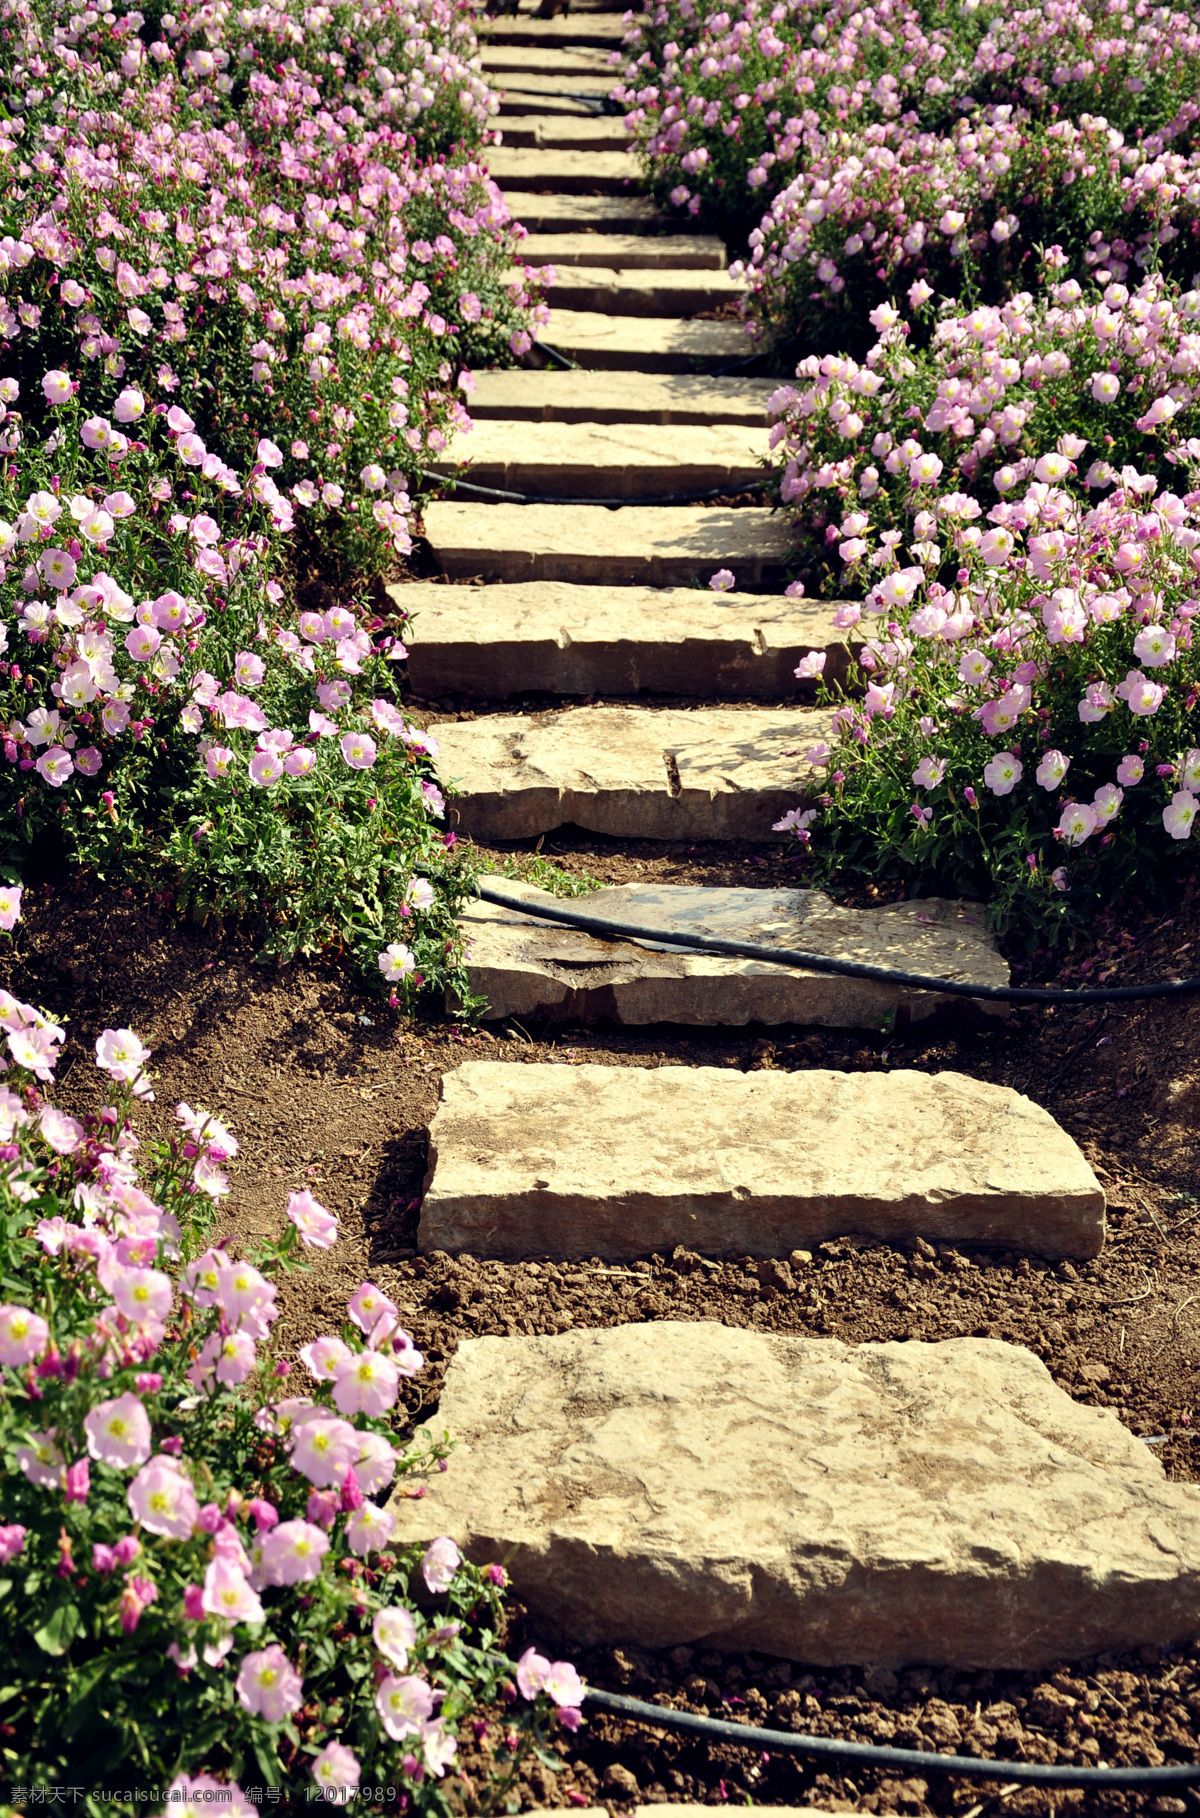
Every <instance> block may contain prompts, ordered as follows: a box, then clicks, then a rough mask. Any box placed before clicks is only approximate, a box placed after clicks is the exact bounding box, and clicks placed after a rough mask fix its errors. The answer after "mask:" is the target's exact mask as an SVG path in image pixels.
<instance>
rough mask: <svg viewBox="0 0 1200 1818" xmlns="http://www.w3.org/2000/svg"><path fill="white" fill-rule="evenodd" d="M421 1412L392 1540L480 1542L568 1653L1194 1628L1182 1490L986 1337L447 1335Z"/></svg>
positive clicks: (643, 1330)
mask: <svg viewBox="0 0 1200 1818" xmlns="http://www.w3.org/2000/svg"><path fill="white" fill-rule="evenodd" d="M520 1070H521V1071H523V1069H520ZM513 1071H514V1072H516V1071H518V1069H516V1068H514V1069H513ZM447 1427H449V1429H450V1431H451V1432H452V1433H453V1434H454V1435H455V1436H456V1438H457V1444H456V1445H455V1448H454V1450H453V1451H452V1452H451V1453H450V1456H449V1458H448V1460H447V1468H446V1470H445V1471H444V1472H442V1473H436V1474H434V1476H433V1477H432V1479H431V1481H430V1484H429V1493H428V1495H427V1496H425V1497H424V1498H423V1499H421V1500H420V1501H417V1500H415V1499H414V1500H409V1499H401V1498H397V1499H396V1502H395V1503H394V1504H393V1508H394V1511H395V1513H396V1516H397V1532H396V1541H397V1543H398V1544H399V1545H401V1546H404V1545H408V1544H409V1543H411V1542H414V1541H425V1540H431V1539H433V1538H434V1537H435V1536H436V1535H439V1534H451V1535H453V1537H454V1538H455V1539H456V1540H457V1541H458V1543H459V1545H460V1546H461V1547H462V1548H463V1550H464V1552H465V1553H466V1554H467V1556H468V1557H469V1558H470V1559H472V1560H474V1561H476V1562H479V1563H482V1562H483V1561H497V1560H503V1561H504V1564H505V1566H506V1568H507V1570H508V1572H509V1573H510V1575H511V1578H512V1582H513V1589H514V1592H515V1594H516V1596H517V1597H519V1598H520V1600H521V1601H522V1603H524V1604H525V1605H526V1606H527V1607H528V1608H529V1609H530V1611H531V1612H532V1613H533V1615H534V1617H535V1620H536V1621H537V1622H538V1624H539V1626H541V1627H543V1628H546V1629H557V1630H559V1631H561V1632H562V1634H563V1635H564V1637H569V1639H570V1641H571V1642H572V1643H573V1644H574V1645H576V1646H588V1645H591V1644H596V1643H613V1642H636V1643H640V1644H641V1645H643V1646H646V1647H652V1648H662V1647H669V1646H672V1645H679V1644H681V1643H689V1644H703V1645H705V1646H709V1647H717V1648H737V1649H745V1648H759V1649H762V1650H763V1651H764V1652H765V1653H769V1654H781V1655H784V1656H785V1657H788V1658H791V1659H793V1660H802V1661H805V1662H807V1663H811V1664H814V1665H845V1664H852V1663H853V1664H859V1663H872V1664H877V1665H880V1666H887V1667H903V1666H907V1665H911V1664H915V1663H921V1664H923V1665H929V1666H952V1667H958V1668H962V1669H972V1668H984V1669H988V1670H991V1669H1016V1670H1030V1669H1037V1668H1042V1667H1045V1666H1047V1665H1049V1664H1050V1663H1051V1662H1052V1661H1056V1660H1080V1659H1083V1658H1084V1657H1086V1656H1087V1655H1089V1654H1092V1653H1098V1652H1102V1651H1105V1650H1113V1651H1116V1650H1121V1649H1126V1648H1133V1647H1138V1646H1146V1645H1150V1646H1163V1645H1165V1644H1167V1643H1170V1642H1174V1641H1184V1640H1191V1639H1192V1638H1194V1637H1195V1636H1196V1634H1197V1632H1198V1631H1200V1489H1198V1488H1197V1486H1196V1485H1194V1484H1187V1483H1171V1482H1168V1480H1167V1478H1166V1476H1165V1475H1164V1473H1163V1469H1162V1466H1161V1465H1160V1464H1159V1462H1158V1460H1157V1459H1156V1458H1155V1457H1154V1456H1153V1454H1152V1452H1151V1450H1150V1448H1149V1447H1148V1446H1144V1445H1142V1444H1141V1442H1140V1441H1139V1440H1138V1439H1136V1438H1135V1437H1134V1436H1133V1434H1132V1433H1130V1432H1129V1431H1128V1430H1127V1429H1126V1428H1125V1427H1123V1426H1122V1425H1121V1422H1120V1420H1119V1419H1118V1417H1117V1415H1116V1414H1115V1413H1113V1412H1112V1411H1111V1410H1110V1409H1102V1408H1090V1407H1085V1406H1082V1405H1081V1404H1079V1403H1076V1402H1073V1401H1072V1400H1071V1399H1070V1397H1069V1396H1067V1395H1066V1394H1064V1393H1063V1391H1062V1390H1060V1389H1057V1388H1056V1387H1055V1386H1054V1384H1053V1383H1052V1381H1051V1379H1050V1376H1049V1374H1048V1372H1047V1370H1046V1369H1045V1366H1044V1365H1043V1364H1041V1363H1040V1362H1039V1361H1038V1359H1037V1358H1036V1357H1034V1356H1033V1354H1032V1352H1030V1351H1026V1350H1024V1349H1023V1348H1020V1347H1018V1346H1010V1345H1005V1344H1001V1343H999V1342H998V1341H996V1340H993V1339H973V1338H956V1339H950V1340H948V1341H947V1342H945V1343H943V1344H937V1345H926V1344H897V1343H891V1344H880V1345H861V1346H858V1347H851V1346H848V1345H844V1344H841V1343H839V1342H838V1341H836V1340H833V1339H815V1338H784V1337H780V1336H774V1335H771V1336H768V1335H766V1334H763V1333H758V1332H750V1331H745V1330H739V1329H736V1328H731V1327H726V1326H719V1325H715V1324H711V1323H709V1322H707V1321H705V1322H700V1321H697V1322H696V1323H694V1324H689V1323H685V1322H682V1321H680V1322H674V1321H659V1322H655V1323H653V1324H649V1325H624V1326H617V1327H616V1328H614V1329H611V1330H608V1331H584V1332H565V1333H560V1334H559V1335H557V1336H555V1337H550V1338H482V1339H467V1340H466V1341H465V1342H463V1343H461V1344H460V1345H459V1348H458V1352H457V1354H456V1355H455V1357H454V1359H453V1361H452V1362H451V1364H450V1367H449V1369H448V1371H447V1374H446V1382H445V1387H444V1388H443V1390H442V1395H441V1401H440V1404H439V1408H438V1413H437V1416H436V1418H435V1419H434V1420H433V1421H432V1422H431V1423H430V1433H431V1436H432V1437H436V1438H437V1439H439V1440H440V1438H441V1437H442V1434H443V1432H444V1431H445V1429H446V1428H447Z"/></svg>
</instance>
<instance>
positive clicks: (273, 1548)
mask: <svg viewBox="0 0 1200 1818" xmlns="http://www.w3.org/2000/svg"><path fill="white" fill-rule="evenodd" d="M328 1551H329V1541H328V1539H327V1538H326V1536H325V1535H324V1534H323V1533H322V1532H321V1529H320V1528H318V1527H315V1526H314V1525H313V1523H312V1522H309V1521H284V1522H281V1523H280V1525H279V1526H278V1527H277V1528H274V1529H273V1530H272V1531H271V1533H270V1534H268V1536H267V1538H266V1540H264V1541H263V1545H262V1567H261V1570H262V1577H263V1580H264V1582H265V1583H267V1584H307V1583H308V1582H309V1581H310V1580H311V1579H313V1578H319V1577H320V1575H321V1561H322V1560H323V1559H324V1557H325V1555H326V1553H327V1552H328Z"/></svg>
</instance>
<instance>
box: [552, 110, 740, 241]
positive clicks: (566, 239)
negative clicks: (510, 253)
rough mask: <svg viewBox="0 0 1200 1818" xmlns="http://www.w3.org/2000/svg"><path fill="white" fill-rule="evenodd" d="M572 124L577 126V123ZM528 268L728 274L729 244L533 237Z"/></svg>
mask: <svg viewBox="0 0 1200 1818" xmlns="http://www.w3.org/2000/svg"><path fill="white" fill-rule="evenodd" d="M568 124H569V125H571V126H573V125H574V124H575V123H574V121H570V122H569V123H568ZM521 256H522V258H523V259H524V261H525V263H526V265H542V264H547V265H553V266H555V267H556V268H558V267H565V266H568V265H588V266H601V267H604V268H605V269H607V270H611V271H636V270H637V269H638V267H639V266H641V267H645V268H646V269H647V270H649V269H666V270H673V271H687V270H692V271H724V269H725V243H724V241H722V240H718V239H717V237H716V235H715V234H586V233H584V234H530V235H529V237H528V239H526V240H523V241H522V242H521Z"/></svg>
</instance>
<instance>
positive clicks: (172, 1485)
mask: <svg viewBox="0 0 1200 1818" xmlns="http://www.w3.org/2000/svg"><path fill="white" fill-rule="evenodd" d="M125 1500H126V1501H127V1502H128V1504H129V1509H130V1513H131V1514H132V1516H133V1519H134V1520H135V1521H139V1522H140V1523H141V1524H142V1526H143V1527H144V1528H148V1529H149V1531H150V1533H151V1534H163V1535H165V1536H166V1537H167V1539H169V1540H187V1539H188V1538H189V1536H190V1535H191V1532H192V1529H193V1528H194V1527H195V1525H196V1517H197V1516H198V1515H199V1513H200V1505H199V1503H198V1502H197V1501H196V1496H195V1492H194V1491H193V1489H192V1486H191V1484H190V1483H189V1482H188V1480H187V1478H186V1477H185V1476H184V1475H183V1472H182V1471H181V1470H180V1468H179V1465H178V1464H177V1463H176V1461H175V1460H174V1459H173V1458H167V1457H164V1456H163V1455H162V1454H161V1453H156V1454H155V1456H154V1457H153V1458H152V1459H151V1460H150V1462H149V1463H148V1464H144V1465H143V1466H142V1468H141V1470H140V1471H139V1472H138V1474H137V1476H136V1477H135V1478H134V1480H133V1482H132V1483H131V1484H130V1486H129V1488H128V1490H127V1491H126V1493H125Z"/></svg>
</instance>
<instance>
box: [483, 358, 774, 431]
mask: <svg viewBox="0 0 1200 1818" xmlns="http://www.w3.org/2000/svg"><path fill="white" fill-rule="evenodd" d="M776 383H777V382H776V381H775V380H774V379H733V378H731V379H709V378H703V377H701V376H698V375H695V374H691V373H649V372H638V373H630V374H629V375H628V376H627V375H625V374H623V373H622V374H615V373H611V372H588V371H575V372H564V371H563V369H562V368H561V367H555V366H543V367H536V366H526V367H517V368H508V369H500V370H493V371H491V372H477V373H476V374H475V390H474V392H473V393H472V394H471V400H470V410H471V416H472V419H473V420H474V422H475V423H477V424H478V423H481V422H485V421H487V420H489V419H491V418H493V417H495V418H502V419H503V420H504V421H505V422H509V423H519V422H533V423H662V424H666V423H672V424H675V423H701V424H706V425H708V426H710V427H715V426H716V425H718V424H723V423H740V424H744V425H746V426H747V427H750V428H757V427H758V426H759V425H761V424H765V422H766V420H767V399H768V398H769V397H770V396H771V394H772V392H773V391H774V390H775V389H776Z"/></svg>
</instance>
